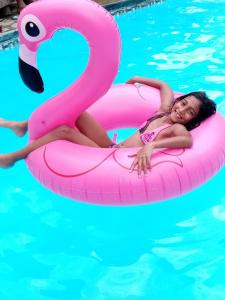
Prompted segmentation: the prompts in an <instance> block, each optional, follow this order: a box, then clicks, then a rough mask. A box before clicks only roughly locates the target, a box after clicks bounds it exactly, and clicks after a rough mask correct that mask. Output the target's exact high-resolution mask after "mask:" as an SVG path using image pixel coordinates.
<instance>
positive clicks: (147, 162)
mask: <svg viewBox="0 0 225 300" xmlns="http://www.w3.org/2000/svg"><path fill="white" fill-rule="evenodd" d="M146 164H147V169H148V170H149V171H151V163H150V159H149V157H146Z"/></svg>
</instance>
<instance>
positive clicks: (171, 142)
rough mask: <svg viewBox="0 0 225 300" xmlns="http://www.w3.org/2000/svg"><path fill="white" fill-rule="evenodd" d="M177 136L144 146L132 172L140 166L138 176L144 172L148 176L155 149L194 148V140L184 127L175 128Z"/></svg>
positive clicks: (138, 154) (132, 166) (133, 165)
mask: <svg viewBox="0 0 225 300" xmlns="http://www.w3.org/2000/svg"><path fill="white" fill-rule="evenodd" d="M174 134H175V136H172V137H168V138H163V139H161V140H158V141H153V142H150V143H148V144H146V145H144V146H143V147H142V148H141V149H140V150H139V151H138V152H137V154H136V158H135V159H134V161H133V163H132V165H131V170H130V171H131V172H132V171H133V170H134V168H135V167H136V166H138V176H140V175H141V172H142V171H143V172H144V174H147V170H148V169H151V165H150V158H151V155H152V152H153V150H154V149H157V148H190V147H192V144H193V140H192V136H191V134H190V133H189V132H188V131H187V130H186V129H184V128H183V126H182V125H179V124H177V125H175V126H174Z"/></svg>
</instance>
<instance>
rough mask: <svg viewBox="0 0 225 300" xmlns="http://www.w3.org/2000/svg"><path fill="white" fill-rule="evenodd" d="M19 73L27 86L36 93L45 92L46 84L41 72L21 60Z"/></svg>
mask: <svg viewBox="0 0 225 300" xmlns="http://www.w3.org/2000/svg"><path fill="white" fill-rule="evenodd" d="M19 72H20V76H21V78H22V80H23V82H24V83H25V85H26V86H27V87H28V88H30V89H31V90H32V91H34V92H36V93H42V92H43V91H44V83H43V80H42V78H41V75H40V73H39V71H38V70H37V69H36V68H35V67H33V66H31V65H30V64H28V63H26V62H24V61H23V60H22V59H21V58H19Z"/></svg>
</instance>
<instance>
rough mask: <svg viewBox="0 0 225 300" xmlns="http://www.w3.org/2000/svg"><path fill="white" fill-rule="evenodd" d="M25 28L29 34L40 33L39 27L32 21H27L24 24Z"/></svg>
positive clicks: (36, 34)
mask: <svg viewBox="0 0 225 300" xmlns="http://www.w3.org/2000/svg"><path fill="white" fill-rule="evenodd" d="M25 29H26V32H27V34H29V35H30V36H38V35H39V33H40V30H39V28H38V27H37V25H36V24H35V23H33V22H28V23H27V24H26V26H25Z"/></svg>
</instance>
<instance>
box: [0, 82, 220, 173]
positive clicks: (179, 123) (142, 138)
mask: <svg viewBox="0 0 225 300" xmlns="http://www.w3.org/2000/svg"><path fill="white" fill-rule="evenodd" d="M127 83H129V84H134V83H141V84H146V85H149V86H152V87H155V88H158V89H159V90H160V96H161V105H160V108H159V111H158V112H157V114H156V115H155V116H153V117H151V118H150V119H148V120H147V122H145V124H144V125H143V126H141V128H140V129H139V130H138V131H136V132H135V133H134V134H133V135H132V136H130V137H129V138H127V139H126V140H124V141H123V142H122V143H120V144H119V145H115V144H113V143H112V141H111V139H110V138H109V137H108V135H107V132H106V131H105V129H104V128H103V127H102V126H101V125H100V124H99V123H98V122H97V121H96V120H95V119H94V118H93V117H92V116H91V115H90V114H89V113H87V112H84V113H82V114H81V115H80V116H79V117H78V119H77V120H76V123H75V125H76V128H70V127H68V126H66V125H62V126H60V127H58V128H56V129H54V130H53V131H51V132H49V133H48V134H46V135H44V136H42V137H40V138H39V139H37V140H35V141H34V142H32V143H30V144H29V145H27V146H26V147H25V148H23V149H21V150H19V151H16V152H12V153H8V154H1V155H0V167H2V168H7V167H11V166H12V165H13V164H14V163H15V162H16V161H18V160H20V159H24V158H25V157H26V156H27V155H28V154H29V153H30V152H31V151H33V150H35V149H37V148H39V147H41V146H43V145H45V144H47V143H50V142H52V141H55V140H58V139H65V140H68V141H70V142H73V143H77V144H82V145H86V146H89V147H102V148H105V147H140V148H141V149H140V150H139V151H138V152H137V154H136V155H135V158H134V161H133V163H132V165H131V168H130V170H131V172H132V171H133V170H134V169H135V168H136V166H137V170H138V175H141V172H142V171H143V172H144V174H147V171H148V170H150V168H151V166H150V158H151V154H152V152H153V150H154V149H156V148H189V147H191V146H192V143H193V140H192V136H191V134H190V132H189V131H190V130H192V129H193V128H195V127H197V126H199V125H200V123H201V122H202V121H204V120H205V119H207V118H208V117H210V116H211V115H213V114H214V113H215V112H216V104H215V103H214V102H213V101H212V100H210V99H209V98H208V97H207V96H206V94H205V93H204V92H193V93H189V94H187V95H184V96H181V97H179V98H177V99H174V96H173V92H172V90H171V88H170V87H169V86H168V84H166V83H165V82H163V81H160V80H155V79H150V78H142V77H133V78H131V79H130V80H128V81H127ZM0 126H2V127H8V128H11V129H12V130H14V131H15V133H16V134H17V135H19V136H23V135H24V134H25V133H26V130H27V122H26V121H25V122H14V121H6V120H3V119H2V120H1V121H0Z"/></svg>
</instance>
